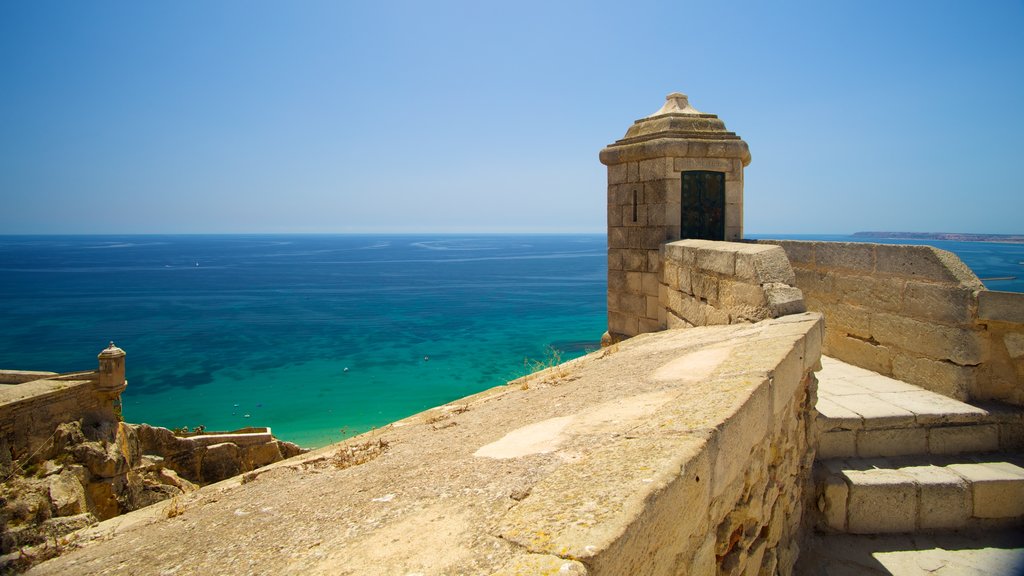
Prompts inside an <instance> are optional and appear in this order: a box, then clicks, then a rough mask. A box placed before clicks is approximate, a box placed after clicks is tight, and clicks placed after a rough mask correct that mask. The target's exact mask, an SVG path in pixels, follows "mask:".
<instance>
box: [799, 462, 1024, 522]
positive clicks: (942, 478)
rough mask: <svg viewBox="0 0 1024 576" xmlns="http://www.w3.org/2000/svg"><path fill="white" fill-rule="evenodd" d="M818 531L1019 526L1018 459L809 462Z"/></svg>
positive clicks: (1023, 496) (1022, 499) (1023, 481)
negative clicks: (814, 489) (816, 510)
mask: <svg viewBox="0 0 1024 576" xmlns="http://www.w3.org/2000/svg"><path fill="white" fill-rule="evenodd" d="M814 481H815V488H816V490H817V499H818V501H817V509H818V512H819V513H820V516H819V518H818V528H819V530H822V531H825V532H847V533H851V534H887V533H905V532H916V531H937V530H959V529H996V528H1006V527H1008V526H1018V525H1022V524H1024V454H1021V453H1012V454H972V455H960V456H933V455H929V456H899V457H891V458H834V459H830V460H822V461H819V462H817V463H816V464H815V469H814Z"/></svg>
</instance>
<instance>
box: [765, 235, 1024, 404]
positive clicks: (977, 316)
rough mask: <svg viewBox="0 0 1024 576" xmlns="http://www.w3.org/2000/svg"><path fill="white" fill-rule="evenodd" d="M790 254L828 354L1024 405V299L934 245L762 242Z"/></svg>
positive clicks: (948, 389) (940, 388) (941, 387)
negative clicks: (989, 284) (996, 287)
mask: <svg viewBox="0 0 1024 576" xmlns="http://www.w3.org/2000/svg"><path fill="white" fill-rule="evenodd" d="M761 243H763V244H774V245H778V246H781V247H782V248H783V249H785V251H786V254H787V255H788V256H789V260H790V262H791V263H792V265H793V269H794V272H795V274H796V285H797V287H799V288H800V289H801V290H802V291H803V294H804V299H805V301H806V303H807V308H808V309H809V310H814V311H818V312H821V313H823V314H824V315H825V325H826V333H825V346H824V352H825V353H826V354H828V355H829V356H834V357H836V358H838V359H840V360H843V361H846V362H849V363H851V364H854V365H857V366H861V367H863V368H867V369H869V370H873V371H875V372H879V373H881V374H885V375H887V376H892V377H894V378H897V379H900V380H904V381H906V382H910V383H912V384H916V385H918V386H921V387H923V388H927V389H929V390H933V391H935V392H939V393H942V394H945V395H946V396H950V397H952V398H957V399H960V400H967V399H972V398H973V399H996V400H1002V401H1006V402H1011V403H1014V404H1024V318H1022V316H1024V312H1021V311H1022V310H1024V295H1022V294H1013V293H1007V292H991V291H988V290H985V287H984V285H983V284H982V283H981V281H980V280H978V278H977V276H975V275H974V273H973V272H971V270H970V269H969V268H968V267H967V266H966V265H965V264H964V263H963V262H962V261H961V260H960V259H959V258H957V257H956V255H954V254H952V253H950V252H947V251H945V250H939V249H937V248H933V247H931V246H912V245H902V244H900V245H892V244H869V243H843V242H803V241H793V240H762V241H761Z"/></svg>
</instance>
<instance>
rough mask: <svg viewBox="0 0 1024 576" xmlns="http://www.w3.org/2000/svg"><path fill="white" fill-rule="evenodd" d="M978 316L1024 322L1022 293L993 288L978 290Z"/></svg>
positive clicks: (1018, 322)
mask: <svg viewBox="0 0 1024 576" xmlns="http://www.w3.org/2000/svg"><path fill="white" fill-rule="evenodd" d="M978 318H979V319H981V320H997V321H999V322H1009V323H1014V324H1024V294H1022V293H1020V292H998V291H995V290H984V291H981V292H979V293H978Z"/></svg>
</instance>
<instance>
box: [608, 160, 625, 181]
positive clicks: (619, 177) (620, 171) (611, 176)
mask: <svg viewBox="0 0 1024 576" xmlns="http://www.w3.org/2000/svg"><path fill="white" fill-rule="evenodd" d="M628 177H629V175H628V171H627V168H626V164H612V165H611V166H609V167H608V183H609V184H622V183H623V182H626V181H627V179H628Z"/></svg>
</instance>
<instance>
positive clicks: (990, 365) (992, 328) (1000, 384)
mask: <svg viewBox="0 0 1024 576" xmlns="http://www.w3.org/2000/svg"><path fill="white" fill-rule="evenodd" d="M974 323H975V325H977V326H981V327H984V329H985V335H986V336H987V338H988V347H987V352H988V357H987V358H986V361H985V363H984V365H983V369H984V370H983V372H982V374H983V378H984V385H982V386H976V387H975V390H973V391H972V393H973V394H974V395H976V396H978V397H979V398H991V399H999V400H1004V401H1007V402H1010V403H1013V404H1017V405H1024V294H1022V293H1020V292H997V291H991V290H985V291H982V292H979V293H978V294H977V316H976V318H975V322H974Z"/></svg>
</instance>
